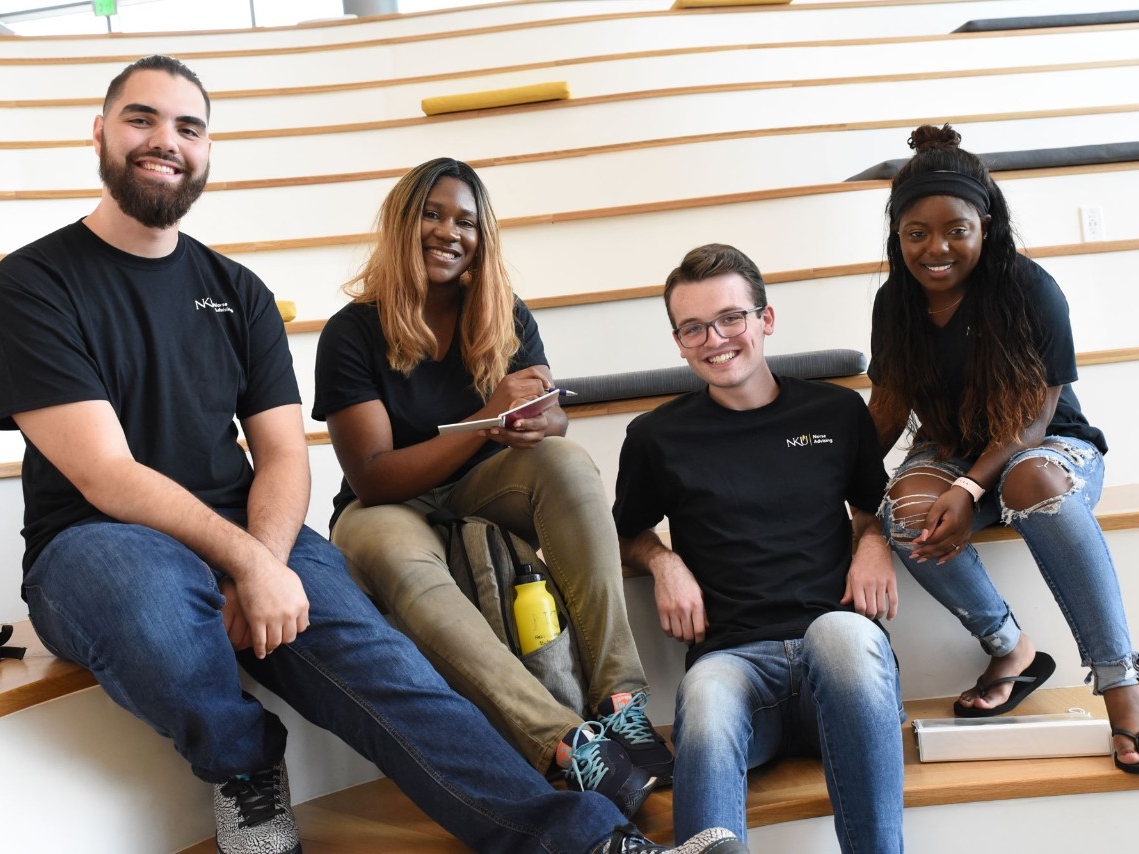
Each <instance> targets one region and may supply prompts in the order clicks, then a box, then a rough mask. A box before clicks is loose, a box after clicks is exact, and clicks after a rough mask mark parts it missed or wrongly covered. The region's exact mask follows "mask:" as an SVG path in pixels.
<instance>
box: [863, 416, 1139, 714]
mask: <svg viewBox="0 0 1139 854" xmlns="http://www.w3.org/2000/svg"><path fill="white" fill-rule="evenodd" d="M1030 458H1035V459H1039V460H1040V464H1041V465H1057V466H1060V467H1061V468H1062V469H1063V470H1064V471H1065V473H1066V474H1067V475H1068V479H1069V480H1070V482H1071V487H1070V488H1069V490H1068V492H1067V493H1066V494H1064V495H1062V496H1060V497H1059V498H1054V499H1050V500H1047V501H1043V502H1041V503H1040V504H1038V505H1036V506H1034V507H1030V508H1028V509H1027V510H1012V509H1010V508H1009V507H1008V506H1007V505H1006V504H1005V502H1004V498H1003V492H1004V483H1005V478H1006V477H1007V476H1008V473H1009V471H1011V470H1012V468H1013V467H1014V466H1015V465H1016V464H1017V463H1019V462H1021V461H1023V460H1026V459H1030ZM971 465H972V463H971V462H970V461H969V460H967V459H964V458H961V457H950V458H949V459H947V460H938V459H936V456H935V453H934V451H933V450H931V449H930V448H928V447H927V446H919V447H918V448H915V449H914V451H913V452H911V453H910V455H909V456H908V457H906V459H905V461H904V462H903V463H902V464H901V465H900V466H898V470H897V471H896V472H895V473H894V477H893V479H892V480H891V481H890V485H889V487H887V497H886V498H885V500H884V501H883V502H882V507H881V509H880V514H879V515H880V516H881V517H882V526H883V531H884V533H885V535H886V537H887V539H888V540H889V541H890V545H891V547H892V548H893V549H894V552H895V553H896V554H897V555H898V557H900V558H901V559H902V562H903V563H904V564H905V565H906V568H907V569H908V570H909V571H910V574H911V575H913V577H914V578H915V579H916V580H917V582H918V583H919V584H920V585H921V586H922V587H924V588H925V589H926V590H927V591H928V592H929V593H930V594H931V595H932V596H933V597H934V598H935V599H936V600H937V601H938V602H940V603H941V604H942V605H944V606H945V607H946V608H947V609H948V610H949V611H950V612H951V613H952V614H954V615H955V616H956V617H957V618H958V619H959V620H960V621H961V624H962V625H963V626H964V627H965V628H966V629H968V630H969V631H970V632H971V633H972V634H973V636H974V637H976V638H977V639H978V640H979V641H980V642H981V646H982V647H983V648H984V650H985V652H986V653H987V654H989V655H991V656H995V657H998V658H999V657H1001V656H1004V655H1007V654H1008V653H1010V652H1012V650H1013V649H1014V648H1015V647H1016V644H1017V642H1018V641H1019V640H1020V626H1019V625H1018V624H1017V622H1016V618H1015V617H1013V615H1012V611H1011V610H1010V609H1009V606H1008V604H1007V603H1006V602H1005V600H1004V598H1003V597H1002V596H1001V594H1000V593H999V592H997V589H996V587H994V586H993V583H992V581H991V580H990V578H989V576H988V573H987V572H986V571H985V567H984V565H983V564H982V563H981V559H980V557H979V555H978V554H977V550H976V549H975V548H974V547H973V545H972V544H969V545H968V546H966V547H965V548H964V549H962V550H961V551H960V552H959V553H958V554H957V555H956V556H955V557H953V558H951V559H950V560H948V561H946V562H945V563H943V564H941V565H940V566H939V565H938V564H937V562H936V561H932V560H929V561H926V562H925V563H917V562H915V561H913V560H912V559H911V558H910V552H911V550H912V549H913V543H912V540H913V539H914V538H915V537H917V536H918V535H920V533H921V517H919V518H917V519H915V518H914V517H913V516H910V517H908V518H907V516H906V513H905V508H904V507H902V506H901V504H900V503H899V502H898V501H896V500H892V499H891V498H890V497H889V492H890V490H891V489H893V487H894V485H895V484H896V483H898V481H900V480H902V479H903V478H905V477H906V475H907V474H909V473H912V472H913V470H914V469H915V468H924V469H925V470H927V471H929V470H935V471H937V472H940V473H941V474H942V475H943V476H944V479H945V481H946V483H947V484H950V483H952V482H953V481H954V480H956V479H957V478H958V477H959V476H961V475H963V474H965V472H967V471H968V470H969V468H970V466H971ZM1102 489H1103V455H1102V454H1100V452H1099V449H1098V448H1096V447H1095V446H1094V445H1092V444H1090V443H1088V442H1085V441H1083V440H1080V439H1075V438H1071V437H1068V436H1048V437H1046V438H1045V440H1044V444H1042V445H1041V446H1038V447H1034V448H1028V449H1026V450H1024V451H1020V452H1019V453H1017V454H1014V455H1013V456H1012V458H1011V459H1010V460H1009V461H1008V464H1007V465H1006V466H1005V468H1004V471H1003V472H1001V477H1000V480H999V481H998V484H997V488H996V489H993V490H990V491H989V492H987V493H986V494H985V495H984V497H982V499H981V501H980V502H979V503H978V505H977V507H976V509H975V512H974V514H973V531H974V532H976V531H978V530H980V529H981V528H984V527H987V526H989V525H992V524H995V523H997V522H1000V523H1002V524H1005V525H1008V526H1010V527H1011V528H1013V529H1014V530H1015V531H1016V532H1017V533H1018V534H1020V535H1021V537H1023V538H1024V542H1025V543H1026V544H1027V545H1028V549H1029V551H1030V552H1031V553H1032V556H1033V558H1034V559H1035V560H1036V565H1037V566H1038V567H1039V568H1040V573H1041V575H1043V577H1044V580H1045V581H1046V582H1047V584H1048V587H1049V588H1050V589H1051V590H1052V595H1053V596H1054V597H1055V598H1056V602H1057V604H1058V605H1059V606H1060V610H1061V611H1062V612H1063V614H1064V618H1065V619H1066V620H1067V621H1068V625H1069V626H1070V627H1071V629H1072V636H1073V637H1074V638H1075V640H1076V646H1077V647H1078V648H1079V652H1080V658H1081V662H1082V664H1083V666H1084V667H1089V668H1091V672H1092V676H1093V678H1094V685H1093V688H1094V691H1095V693H1096V694H1102V693H1103V692H1104V691H1106V690H1108V689H1110V688H1118V687H1121V686H1125V685H1135V684H1137V683H1139V676H1137V673H1136V663H1137V656H1136V653H1135V651H1134V648H1133V647H1132V645H1131V635H1130V632H1129V631H1128V627H1127V617H1126V615H1125V613H1124V609H1123V599H1122V595H1121V594H1120V589H1119V581H1118V579H1117V578H1116V574H1115V565H1114V563H1113V562H1112V559H1111V553H1110V552H1109V551H1108V548H1107V542H1106V541H1105V540H1104V537H1103V531H1102V530H1101V529H1100V527H1099V522H1097V521H1096V518H1095V513H1094V512H1093V511H1094V508H1095V505H1096V503H1097V502H1098V501H1099V497H1100V492H1101V491H1102Z"/></svg>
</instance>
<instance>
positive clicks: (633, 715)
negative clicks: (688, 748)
mask: <svg viewBox="0 0 1139 854" xmlns="http://www.w3.org/2000/svg"><path fill="white" fill-rule="evenodd" d="M648 701H649V696H648V694H646V693H645V692H644V691H638V692H637V693H636V694H629V693H624V694H614V695H613V696H612V697H607V698H606V699H604V700H602V701H601V703H600V704H599V705H598V707H597V714H598V723H600V724H601V726H602V727H603V728H604V729H603V733H604V735H605V737H606V738H611V739H613V740H614V741H615V742H617V743H618V744H620V745H621V746H622V747H623V748H625V752H626V753H627V754H629V758H630V759H632V760H633V764H634V765H636V766H637V767H639V768H644V769H645V770H646V771H648V772H649V773H650V774H652V775H653V776H654V777H656V778H657V786H664V785H668V784H669V783H671V782H672V751H671V750H670V749H669V747H668V742H667V741H665V740H664V736H662V735H661V734H660V733H659V732H657V731H656V730H655V729H653V725H652V723H650V721H649V718H648V715H646V714H645V705H646V704H647V703H648Z"/></svg>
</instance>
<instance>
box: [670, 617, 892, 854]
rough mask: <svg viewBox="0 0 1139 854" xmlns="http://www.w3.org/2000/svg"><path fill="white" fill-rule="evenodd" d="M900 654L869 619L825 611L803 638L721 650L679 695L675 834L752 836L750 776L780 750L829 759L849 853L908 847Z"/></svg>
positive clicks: (697, 667) (698, 666)
mask: <svg viewBox="0 0 1139 854" xmlns="http://www.w3.org/2000/svg"><path fill="white" fill-rule="evenodd" d="M904 719H905V712H904V711H903V709H902V701H901V684H900V679H899V676H898V667H897V662H896V661H895V659H894V653H893V650H892V649H890V642H889V639H888V638H887V637H886V634H885V632H883V631H882V630H881V629H880V628H879V627H878V626H877V625H875V624H874V623H873V622H871V621H870V620H868V619H866V618H865V617H862V616H859V615H858V614H852V613H847V612H834V613H830V614H825V615H824V616H822V617H819V618H818V619H817V620H815V621H814V622H813V623H812V624H811V626H810V628H808V629H807V632H806V634H805V635H804V636H803V638H801V639H798V640H790V641H757V642H755V643H749V644H745V645H743V646H738V647H734V648H732V649H723V650H716V651H714V652H709V653H707V654H706V655H704V656H702V657H701V658H699V659H698V660H697V661H696V663H695V664H693V665H692V668H691V669H690V670H689V671H688V673H687V674H685V676H684V679H683V681H682V682H681V683H680V690H679V692H678V694H677V699H676V724H675V727H674V730H673V739H674V741H675V744H676V764H675V766H674V769H673V774H674V777H673V795H672V809H673V819H674V822H675V826H676V838H677V839H687V838H688V837H690V836H692V835H693V834H695V833H697V832H698V831H699V830H700V829H701V828H704V827H726V828H728V829H729V830H731V831H732V832H733V833H735V834H736V835H737V836H739V837H740V838H744V836H745V834H746V833H747V820H746V808H747V772H748V769H750V768H755V767H757V766H759V765H762V764H763V763H765V762H769V761H770V760H772V759H774V758H775V757H777V756H783V755H806V756H821V757H822V759H823V769H824V771H825V772H826V780H827V790H828V792H829V793H830V799H831V805H832V806H833V808H834V823H835V830H836V831H837V833H838V840H839V845H840V847H841V848H842V850H843V851H845V852H866V854H870V853H871V852H873V854H889V852H896V851H901V850H902V731H901V726H900V723H901V721H903V720H904Z"/></svg>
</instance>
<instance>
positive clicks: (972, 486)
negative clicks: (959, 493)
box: [953, 476, 985, 504]
mask: <svg viewBox="0 0 1139 854" xmlns="http://www.w3.org/2000/svg"><path fill="white" fill-rule="evenodd" d="M953 485H954V486H960V487H961V488H962V489H964V490H965V491H966V492H968V493H969V494H970V495H972V496H973V503H974V504H976V503H977V502H978V501H980V500H981V496H982V495H984V494H985V488H984V487H983V486H981V484H979V483H977V481H975V480H973V478H971V477H964V476H962V477H959V478H957V480H955V481H953Z"/></svg>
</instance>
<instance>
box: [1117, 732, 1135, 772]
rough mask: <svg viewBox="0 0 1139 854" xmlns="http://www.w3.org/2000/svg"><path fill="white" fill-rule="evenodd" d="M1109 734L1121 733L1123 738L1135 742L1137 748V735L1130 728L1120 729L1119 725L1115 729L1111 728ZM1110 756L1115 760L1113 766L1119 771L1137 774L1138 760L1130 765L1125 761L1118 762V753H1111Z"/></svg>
mask: <svg viewBox="0 0 1139 854" xmlns="http://www.w3.org/2000/svg"><path fill="white" fill-rule="evenodd" d="M1111 734H1112V735H1121V736H1123V737H1124V738H1129V739H1131V740H1132V741H1133V742H1135V749H1136V750H1139V735H1136V734H1135V733H1133V732H1131V731H1130V730H1126V729H1120V728H1119V727H1116V728H1115V729H1113V730H1112V731H1111ZM1111 758H1112V759H1114V760H1115V767H1116V768H1118V769H1119V770H1120V771H1126V772H1127V773H1128V774H1139V762H1135V763H1133V764H1131V765H1128V764H1127V763H1125V762H1120V761H1119V754H1118V753H1112V754H1111Z"/></svg>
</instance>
